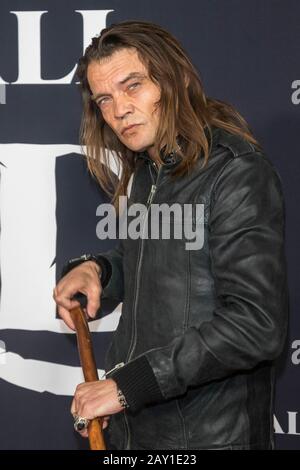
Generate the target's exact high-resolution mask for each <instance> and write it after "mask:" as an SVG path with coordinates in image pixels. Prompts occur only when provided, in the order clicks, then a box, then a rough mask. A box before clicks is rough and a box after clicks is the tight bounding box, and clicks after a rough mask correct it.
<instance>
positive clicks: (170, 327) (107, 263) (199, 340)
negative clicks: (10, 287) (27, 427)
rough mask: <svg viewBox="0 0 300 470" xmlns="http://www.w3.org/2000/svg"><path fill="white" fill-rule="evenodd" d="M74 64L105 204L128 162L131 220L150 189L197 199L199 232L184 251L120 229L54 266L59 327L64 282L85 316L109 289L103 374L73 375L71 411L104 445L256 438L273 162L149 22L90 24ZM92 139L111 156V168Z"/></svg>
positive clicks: (275, 350)
mask: <svg viewBox="0 0 300 470" xmlns="http://www.w3.org/2000/svg"><path fill="white" fill-rule="evenodd" d="M78 76H79V79H80V82H81V85H82V94H83V106H84V110H83V121H82V142H83V144H84V145H86V149H87V162H88V166H89V168H90V170H91V172H92V173H93V174H94V175H95V176H96V178H97V179H98V181H99V183H100V184H101V185H102V187H104V188H106V189H107V191H109V190H110V191H112V196H113V203H114V205H115V206H116V207H117V206H118V204H119V196H122V195H125V194H126V191H127V189H128V183H129V181H130V178H131V176H132V175H133V182H132V186H131V193H130V197H129V206H131V205H133V204H135V203H140V204H143V205H144V206H145V207H146V208H147V213H146V215H145V217H144V219H143V224H144V225H143V227H144V229H145V228H147V227H148V226H149V224H150V219H151V217H152V213H151V211H150V209H151V208H152V206H153V205H154V204H155V203H156V204H168V205H171V204H174V203H176V204H179V206H180V207H184V205H185V204H190V205H192V207H194V206H197V205H202V207H203V211H204V212H203V219H202V221H200V222H199V220H197V218H195V217H194V215H191V216H190V218H189V220H190V221H191V220H192V223H193V227H194V228H195V229H196V231H197V230H198V231H201V230H202V231H203V244H202V245H201V248H199V249H196V250H191V249H187V246H186V242H187V240H186V239H185V237H184V236H182V238H181V239H176V238H174V239H170V240H165V239H163V238H162V237H160V238H159V239H157V238H153V239H151V238H143V237H140V238H139V239H130V238H129V237H128V238H127V239H124V240H120V242H119V245H118V246H117V247H116V249H114V250H111V251H110V252H108V253H101V254H99V255H97V256H87V257H84V258H83V259H80V260H79V261H78V262H75V263H74V262H71V263H70V265H69V266H68V267H67V269H66V270H65V273H66V274H65V275H64V277H63V278H62V279H61V281H60V282H59V283H58V285H57V287H56V289H55V290H54V298H55V300H56V302H57V304H58V306H59V307H58V308H59V313H60V315H61V317H62V318H63V319H64V321H65V322H66V324H67V325H69V326H70V328H73V327H74V325H73V324H72V320H71V318H70V315H69V310H70V309H71V308H72V307H74V306H75V305H78V302H77V301H76V300H74V299H73V296H74V295H75V294H76V293H77V292H81V293H83V294H85V295H86V296H87V301H88V303H87V314H88V315H89V317H90V318H94V317H95V315H96V312H97V310H98V308H99V305H100V297H101V296H102V297H104V296H107V297H112V298H115V299H118V300H120V301H121V302H123V309H122V315H121V317H120V322H119V325H118V328H117V330H116V332H115V333H114V337H113V341H112V344H111V346H110V348H109V350H108V352H107V355H106V370H107V371H109V370H110V372H109V373H107V375H106V379H105V380H103V381H98V382H95V383H89V384H81V385H79V386H78V387H77V390H76V393H75V396H74V400H73V403H72V409H71V411H72V413H73V414H76V415H79V416H81V417H83V418H86V419H92V418H94V417H96V416H102V417H105V426H107V424H108V422H109V425H108V427H107V429H106V432H107V434H108V436H109V441H110V443H111V447H112V448H116V449H272V448H273V446H274V444H273V431H272V429H273V424H272V407H273V391H274V365H273V361H274V359H275V358H276V357H277V356H278V355H279V353H280V352H281V350H282V347H283V344H284V340H285V335H286V324H287V288H286V271H285V269H286V268H285V258H284V208H283V197H282V192H281V185H280V180H279V177H278V175H277V173H276V171H275V170H274V168H273V166H272V164H271V163H270V161H269V160H268V159H267V157H266V156H265V155H264V154H263V153H262V151H261V150H260V147H259V145H258V143H257V142H256V140H255V138H254V137H253V136H252V134H251V132H250V130H249V128H248V126H247V124H246V122H245V121H244V120H243V118H242V117H241V116H240V115H239V113H238V112H237V111H236V110H235V109H234V108H232V107H231V106H229V105H227V104H225V103H223V102H220V101H217V100H213V99H209V98H207V97H206V96H205V94H204V91H203V87H202V85H201V82H200V79H199V77H198V75H197V72H196V71H195V69H194V67H193V65H192V64H191V62H190V60H189V58H188V57H187V55H186V53H185V52H184V51H183V49H182V47H181V46H180V44H179V43H178V42H177V41H176V39H175V38H174V37H173V36H172V35H170V34H169V33H168V32H166V31H165V30H163V29H162V28H160V27H159V26H156V25H153V24H150V23H146V22H125V23H120V24H117V25H113V26H111V27H109V28H107V29H105V30H103V31H102V33H101V35H100V36H99V37H97V38H94V39H93V41H92V44H91V45H90V46H89V47H88V48H87V50H86V52H85V55H84V56H83V58H82V59H81V60H80V62H79V66H78ZM106 149H108V150H111V151H114V155H115V158H116V159H117V161H118V162H120V163H121V165H122V174H121V177H120V179H119V180H118V182H115V181H114V180H113V178H112V177H111V173H110V171H109V168H108V157H109V156H108V153H107V151H106ZM112 188H113V189H112ZM170 225H171V228H172V229H174V228H175V225H176V221H173V220H172V221H171V222H170ZM109 417H110V420H109ZM108 420H109V421H108ZM82 434H83V435H86V430H85V431H84V432H82Z"/></svg>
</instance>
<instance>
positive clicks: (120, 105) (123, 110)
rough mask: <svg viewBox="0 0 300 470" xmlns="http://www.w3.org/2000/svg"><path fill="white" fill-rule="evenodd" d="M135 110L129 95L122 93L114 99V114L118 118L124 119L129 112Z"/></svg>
mask: <svg viewBox="0 0 300 470" xmlns="http://www.w3.org/2000/svg"><path fill="white" fill-rule="evenodd" d="M132 112H133V105H132V103H130V100H129V99H128V97H126V96H125V95H124V94H120V95H119V96H117V97H115V99H114V116H115V118H116V119H123V118H124V117H126V116H127V115H128V114H130V113H132Z"/></svg>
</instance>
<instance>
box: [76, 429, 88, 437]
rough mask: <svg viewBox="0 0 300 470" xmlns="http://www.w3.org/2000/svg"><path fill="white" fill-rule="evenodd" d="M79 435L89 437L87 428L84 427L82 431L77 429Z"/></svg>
mask: <svg viewBox="0 0 300 470" xmlns="http://www.w3.org/2000/svg"><path fill="white" fill-rule="evenodd" d="M77 432H79V434H80V435H81V437H89V433H88V430H87V429H84V430H83V431H77Z"/></svg>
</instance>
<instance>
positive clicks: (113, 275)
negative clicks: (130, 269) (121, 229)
mask: <svg viewBox="0 0 300 470" xmlns="http://www.w3.org/2000/svg"><path fill="white" fill-rule="evenodd" d="M97 256H99V258H100V259H101V258H102V259H103V261H104V263H105V265H106V267H108V266H109V268H110V269H109V270H108V269H106V271H109V276H108V277H107V279H106V283H105V287H104V289H103V291H102V298H112V299H116V300H119V301H120V302H123V297H124V273H123V244H122V242H119V244H118V246H117V247H116V248H114V249H112V250H110V251H107V252H105V253H99V255H97ZM99 264H101V263H99Z"/></svg>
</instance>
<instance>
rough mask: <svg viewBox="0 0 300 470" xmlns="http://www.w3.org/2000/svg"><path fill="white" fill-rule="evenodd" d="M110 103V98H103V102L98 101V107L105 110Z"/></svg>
mask: <svg viewBox="0 0 300 470" xmlns="http://www.w3.org/2000/svg"><path fill="white" fill-rule="evenodd" d="M108 101H109V98H108V97H106V98H101V100H99V101H97V106H99V108H103V106H105V105H106V104H107V103H108Z"/></svg>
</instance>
